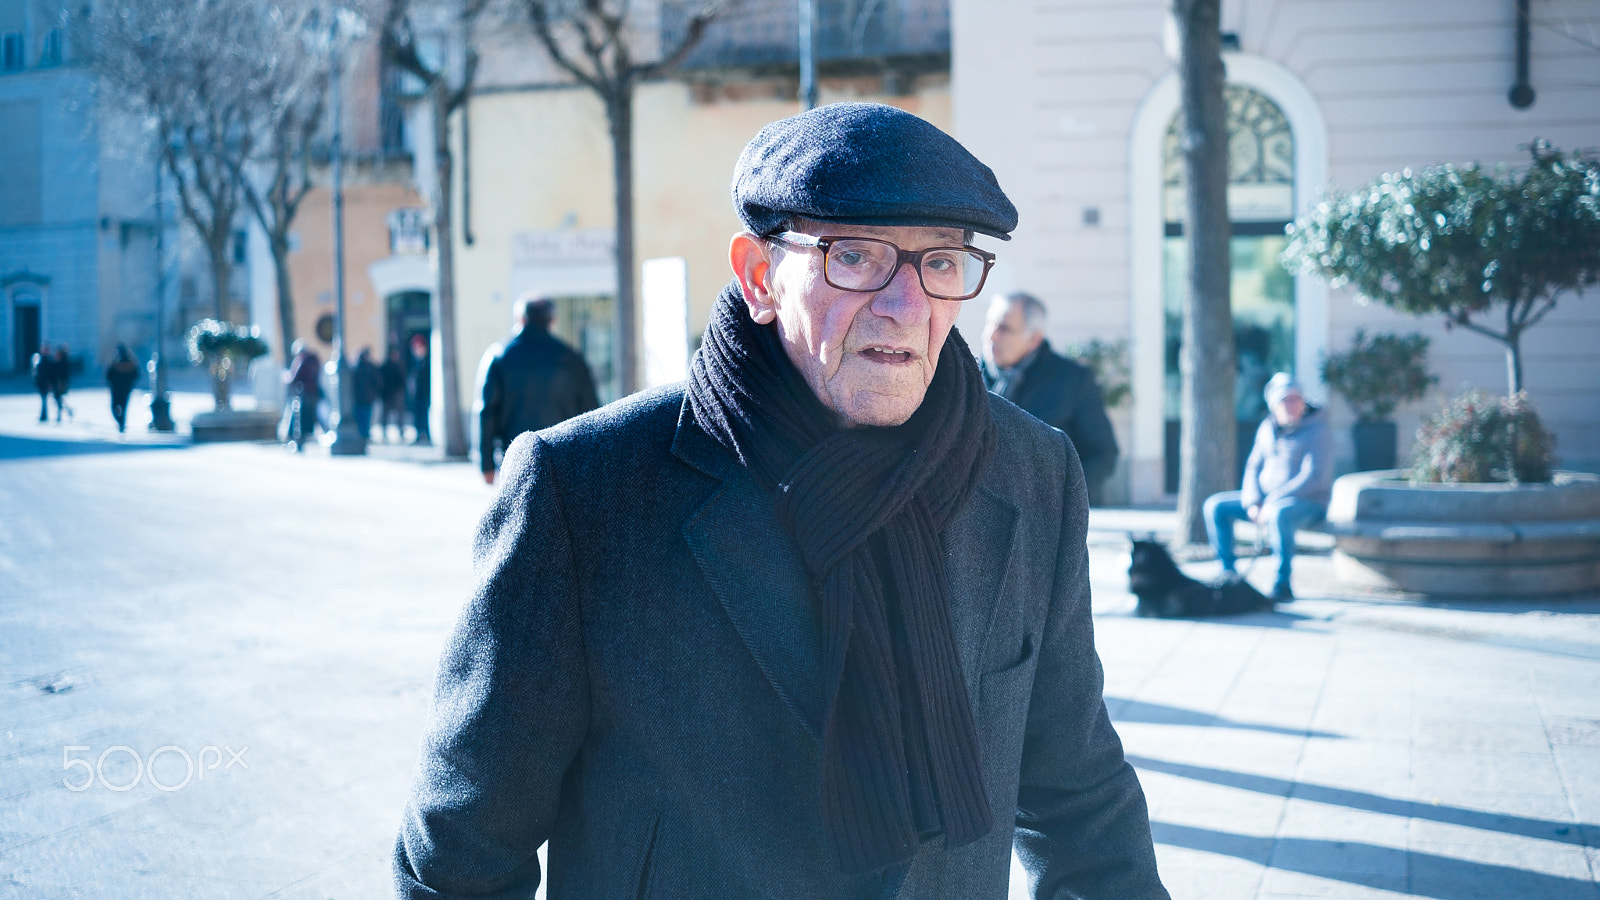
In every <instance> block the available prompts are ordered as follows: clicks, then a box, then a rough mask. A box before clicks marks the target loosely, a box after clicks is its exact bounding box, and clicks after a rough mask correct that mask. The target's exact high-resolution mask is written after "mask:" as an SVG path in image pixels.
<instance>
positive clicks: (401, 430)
mask: <svg viewBox="0 0 1600 900" xmlns="http://www.w3.org/2000/svg"><path fill="white" fill-rule="evenodd" d="M378 393H379V395H380V396H379V399H380V401H381V402H382V403H383V407H382V411H381V412H380V413H379V414H378V433H379V435H380V436H381V437H382V438H383V442H384V443H386V444H387V443H388V442H389V423H390V422H393V423H394V430H395V434H397V435H399V438H398V440H401V441H404V440H405V436H406V363H405V358H404V357H403V356H402V355H401V353H400V348H399V347H390V348H389V358H388V359H386V360H384V361H383V365H381V366H379V367H378Z"/></svg>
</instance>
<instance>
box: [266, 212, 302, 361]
mask: <svg viewBox="0 0 1600 900" xmlns="http://www.w3.org/2000/svg"><path fill="white" fill-rule="evenodd" d="M268 240H269V241H271V244H272V272H273V275H274V276H276V278H277V283H278V330H279V340H278V343H280V344H282V345H283V346H281V347H279V348H278V353H279V354H280V355H281V356H282V357H283V364H284V365H285V366H288V365H289V358H290V357H289V347H290V345H292V344H293V343H294V341H295V338H296V337H297V335H296V334H295V330H294V286H293V284H292V283H291V282H290V281H289V238H288V235H286V234H285V235H277V234H274V235H269V236H268Z"/></svg>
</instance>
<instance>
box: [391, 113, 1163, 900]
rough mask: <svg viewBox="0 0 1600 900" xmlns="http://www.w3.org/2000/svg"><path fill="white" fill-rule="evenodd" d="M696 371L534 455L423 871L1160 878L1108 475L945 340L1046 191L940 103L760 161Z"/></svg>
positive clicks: (455, 661) (1121, 890) (515, 495)
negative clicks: (1097, 588) (947, 123)
mask: <svg viewBox="0 0 1600 900" xmlns="http://www.w3.org/2000/svg"><path fill="white" fill-rule="evenodd" d="M733 192H734V203H735V207H736V208H737V209H738V211H739V214H740V217H741V218H742V219H743V221H744V224H745V228H746V230H745V231H743V232H741V233H739V234H737V235H735V236H734V237H733V239H732V241H731V242H730V245H729V263H730V266H731V268H732V269H733V273H734V280H733V281H732V282H731V283H730V284H729V285H728V286H727V287H725V288H724V289H723V291H722V293H721V294H720V295H719V296H718V297H717V298H716V300H715V301H714V304H713V307H712V312H711V321H710V324H709V325H708V326H707V328H706V332H705V336H704V340H703V341H702V343H701V346H700V348H699V350H698V351H697V352H696V354H695V357H694V360H693V362H692V364H691V367H690V376H689V380H688V381H687V382H686V383H682V384H677V385H671V386H668V387H665V388H658V389H655V390H651V391H647V392H644V393H641V394H636V395H633V396H632V397H629V398H627V399H624V400H622V401H620V402H618V403H614V404H611V405H608V406H606V407H604V408H602V409H600V410H597V411H595V412H591V413H587V414H585V415H582V416H579V417H577V418H576V419H572V420H569V421H567V422H564V423H562V424H560V425H557V426H555V427H554V428H550V429H547V430H544V431H536V432H531V433H525V434H523V435H522V436H521V437H518V438H517V439H516V440H515V441H513V442H512V445H511V449H510V450H509V451H508V452H507V453H506V457H505V467H504V469H503V471H502V478H501V479H500V487H499V489H498V495H497V497H496V500H495V502H494V504H493V505H492V507H491V508H490V510H489V512H488V513H487V515H486V516H485V517H484V520H483V524H482V527H481V529H480V531H479V534H478V540H477V543H476V551H477V567H476V585H475V587H474V588H473V590H472V592H471V595H470V599H469V600H468V602H467V604H466V607H465V609H464V610H463V612H462V615H461V618H460V620H459V622H458V624H457V626H456V630H455V632H454V633H453V634H452V636H451V637H450V639H449V641H448V644H447V646H446V648H445V651H444V655H443V658H442V660H441V661H440V666H439V675H438V681H437V684H436V687H435V693H434V699H433V709H432V714H431V719H430V722H429V724H428V728H427V731H426V733H425V735H424V738H423V744H422V749H421V759H420V763H419V765H418V767H417V770H416V776H415V781H414V783H413V787H412V793H411V797H410V800H409V801H408V803H407V806H406V809H405V812H404V814H403V816H402V819H401V827H400V835H399V839H398V841H397V846H396V851H395V868H394V871H395V881H396V887H397V890H398V891H399V893H400V895H401V896H403V897H408V898H418V900H420V898H439V897H467V896H479V897H489V896H493V897H503V898H513V897H516V898H528V897H532V896H533V894H534V891H535V889H536V887H537V886H538V885H539V884H540V882H541V880H543V876H544V875H545V874H546V873H545V869H544V867H543V866H542V865H541V863H540V860H539V857H538V855H537V851H538V849H539V848H540V846H541V845H546V844H548V847H547V852H548V864H549V865H548V885H547V889H548V894H547V896H548V897H549V900H580V898H582V900H587V898H621V897H652V898H668V897H670V898H673V900H726V898H761V900H847V898H848V900H858V898H863V900H864V898H900V900H935V898H937V900H1003V898H1005V897H1006V896H1007V894H1008V884H1009V879H1010V874H1011V859H1012V848H1013V847H1015V848H1016V849H1017V851H1018V853H1019V855H1020V857H1021V859H1022V862H1023V865H1024V866H1026V867H1027V869H1028V871H1029V875H1030V881H1031V883H1032V892H1033V896H1035V897H1037V898H1066V897H1074V898H1080V900H1084V898H1087V900H1165V898H1167V892H1166V890H1165V889H1163V888H1162V886H1161V880H1160V878H1159V877H1158V875H1157V873H1156V860H1155V853H1154V848H1153V845H1152V841H1151V835H1150V823H1149V817H1148V814H1147V811H1146V807H1145V800H1144V794H1143V792H1142V791H1141V789H1140V787H1139V781H1138V777H1137V776H1136V774H1135V772H1134V770H1133V768H1132V767H1131V766H1130V765H1129V764H1128V762H1127V761H1126V759H1124V757H1123V753H1122V744H1121V742H1120V741H1119V740H1118V738H1117V734H1116V732H1115V731H1114V730H1113V728H1112V725H1111V720H1110V717H1109V716H1108V715H1107V714H1106V707H1105V702H1104V700H1103V699H1102V690H1103V687H1104V685H1103V679H1102V673H1101V668H1100V662H1099V658H1098V657H1097V656H1096V654H1095V650H1094V635H1093V621H1092V619H1091V616H1090V598H1089V571H1088V553H1087V547H1086V543H1085V541H1086V534H1087V525H1088V506H1087V504H1086V502H1085V499H1084V485H1083V475H1082V471H1081V469H1080V468H1079V465H1078V457H1077V455H1076V454H1075V453H1074V452H1073V450H1072V445H1071V444H1070V443H1069V442H1068V441H1067V440H1066V438H1065V437H1063V436H1062V435H1061V433H1060V432H1057V431H1055V430H1052V429H1050V428H1047V427H1046V426H1044V425H1043V424H1041V423H1040V422H1039V421H1038V420H1037V419H1034V418H1032V417H1031V416H1028V415H1026V414H1024V413H1022V412H1021V411H1019V410H1017V409H1016V408H1015V407H1014V406H1012V405H1011V404H1009V403H1006V402H1005V401H1003V400H1000V399H999V398H997V397H994V396H993V395H991V394H989V393H988V392H987V391H986V390H985V389H984V385H983V379H982V376H981V375H980V374H979V372H978V366H977V362H976V360H975V359H974V358H973V356H972V353H971V351H970V350H969V349H967V345H966V343H965V342H964V341H963V340H962V339H961V337H960V335H959V334H957V333H956V332H955V331H954V330H953V325H954V322H955V319H956V316H957V314H958V313H959V311H960V309H961V302H962V301H963V300H966V299H970V298H971V297H975V296H977V295H978V293H979V292H980V291H981V290H982V289H983V281H984V279H985V277H986V276H987V273H988V270H989V267H990V266H991V265H992V264H993V262H994V258H995V256H994V254H992V253H989V252H988V251H986V250H983V249H981V248H978V247H974V246H972V245H971V237H972V233H973V232H975V231H981V232H983V233H984V234H987V235H990V236H991V237H993V238H995V239H997V240H1004V239H1005V238H1006V236H1007V235H1008V234H1009V233H1010V232H1011V231H1012V230H1013V229H1014V228H1015V227H1016V209H1015V207H1013V206H1012V205H1011V202H1010V200H1009V199H1007V198H1006V196H1005V194H1004V193H1002V192H1001V190H1000V187H999V185H998V184H997V183H996V182H995V179H994V175H993V173H992V172H991V171H990V170H989V169H988V167H986V166H984V165H983V164H982V163H981V162H979V161H978V160H977V159H975V158H974V157H973V156H972V155H971V154H970V153H968V152H967V150H966V149H965V148H964V147H962V146H961V145H960V144H958V143H957V142H956V141H955V140H954V139H953V138H951V137H949V136H948V135H946V134H944V133H943V132H941V131H940V130H939V129H937V128H935V127H934V126H933V125H931V124H929V123H927V122H924V121H923V120H921V119H918V118H917V117H915V116H913V115H911V114H909V113H906V112H903V111H900V110H898V109H894V108H893V107H888V106H882V105H878V104H870V103H833V104H828V105H825V106H821V107H818V108H817V109H815V110H812V111H810V112H807V113H804V114H802V115H800V116H797V117H795V118H792V119H786V120H783V121H780V122H775V123H773V124H771V125H768V126H767V127H766V128H764V129H762V131H761V132H760V133H759V134H758V135H756V137H755V139H754V140H752V141H751V142H750V144H749V145H748V146H747V147H746V148H745V151H744V153H743V154H742V155H741V156H740V159H739V162H738V165H737V168H736V171H735V177H734V188H733Z"/></svg>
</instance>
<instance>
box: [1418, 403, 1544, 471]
mask: <svg viewBox="0 0 1600 900" xmlns="http://www.w3.org/2000/svg"><path fill="white" fill-rule="evenodd" d="M1554 451H1555V440H1554V438H1552V437H1551V435H1550V433H1549V432H1548V431H1546V430H1545V427H1544V424H1543V423H1542V422H1540V421H1539V414H1538V413H1537V412H1535V411H1534V408H1533V404H1532V403H1530V402H1528V395H1527V394H1525V393H1521V392H1518V393H1516V394H1512V395H1511V396H1510V397H1501V396H1499V395H1496V394H1491V393H1489V392H1488V391H1467V392H1465V393H1463V394H1461V395H1459V396H1457V397H1456V398H1455V399H1453V400H1451V401H1450V402H1449V403H1448V404H1446V405H1445V406H1444V407H1443V408H1442V409H1440V410H1439V412H1438V414H1437V415H1434V416H1431V417H1429V418H1428V420H1427V421H1425V422H1424V423H1423V425H1422V428H1421V429H1420V430H1419V431H1418V432H1417V442H1416V444H1415V445H1414V446H1413V447H1412V462H1411V482H1412V483H1413V484H1426V483H1486V482H1497V481H1498V482H1511V483H1513V484H1520V483H1540V482H1546V481H1549V480H1550V470H1551V467H1552V466H1553V465H1554V462H1555V454H1554Z"/></svg>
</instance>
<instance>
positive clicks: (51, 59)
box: [39, 28, 61, 69]
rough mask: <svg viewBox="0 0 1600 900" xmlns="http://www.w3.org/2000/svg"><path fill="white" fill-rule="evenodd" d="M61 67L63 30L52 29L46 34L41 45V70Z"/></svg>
mask: <svg viewBox="0 0 1600 900" xmlns="http://www.w3.org/2000/svg"><path fill="white" fill-rule="evenodd" d="M59 65H61V29H59V28H52V29H50V30H49V31H46V32H45V33H44V40H43V41H42V42H40V44H39V68H41V69H44V68H48V67H50V66H59Z"/></svg>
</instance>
